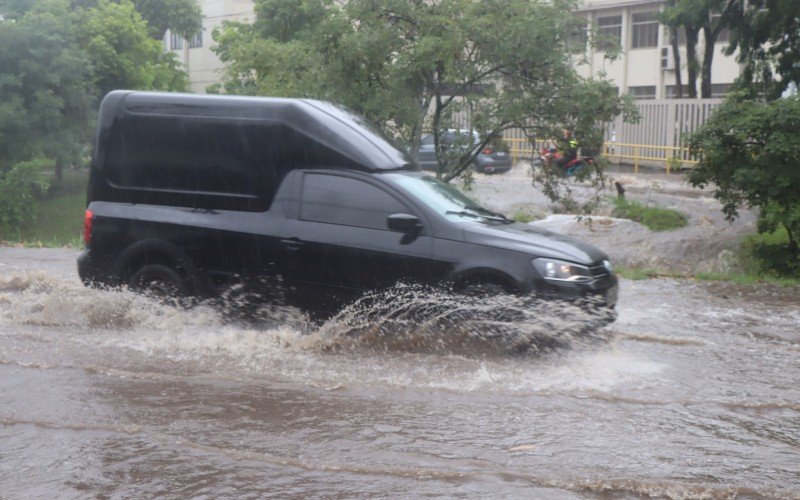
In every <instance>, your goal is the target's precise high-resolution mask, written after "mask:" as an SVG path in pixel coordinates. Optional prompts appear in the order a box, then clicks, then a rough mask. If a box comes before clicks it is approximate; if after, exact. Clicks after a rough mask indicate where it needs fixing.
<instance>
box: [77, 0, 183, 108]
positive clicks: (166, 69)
mask: <svg viewBox="0 0 800 500" xmlns="http://www.w3.org/2000/svg"><path fill="white" fill-rule="evenodd" d="M76 21H77V22H76V24H77V31H78V33H79V35H78V37H79V38H78V40H79V44H80V46H81V48H83V50H84V51H85V52H86V55H87V56H88V58H89V60H90V62H91V65H92V69H93V72H92V73H93V76H94V78H93V80H94V84H95V87H96V88H97V91H98V92H99V95H100V96H103V95H105V94H107V93H108V92H110V91H111V90H114V89H149V90H184V89H185V87H186V81H185V73H183V72H182V71H180V70H179V69H178V67H177V61H176V60H175V58H174V55H172V54H164V50H163V46H162V44H161V42H160V41H158V40H154V39H153V38H150V36H148V33H147V30H148V26H147V23H146V22H145V21H144V20H143V19H142V17H141V16H140V15H139V13H138V12H137V11H136V9H135V8H134V5H133V4H132V3H131V2H130V1H129V0H120V1H119V2H118V3H115V2H110V1H108V0H99V1H98V3H97V7H95V8H92V9H87V10H85V11H80V12H77V15H76ZM182 76H183V78H182Z"/></svg>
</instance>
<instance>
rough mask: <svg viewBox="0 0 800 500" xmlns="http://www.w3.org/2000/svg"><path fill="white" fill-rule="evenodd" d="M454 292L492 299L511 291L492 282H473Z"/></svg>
mask: <svg viewBox="0 0 800 500" xmlns="http://www.w3.org/2000/svg"><path fill="white" fill-rule="evenodd" d="M456 291H457V292H458V293H460V294H463V295H469V296H470V297H494V296H495V295H509V294H510V293H512V292H511V290H509V289H508V288H506V287H504V286H503V285H500V284H498V283H492V282H479V281H474V282H470V283H466V284H464V285H462V286H459V287H457V288H456Z"/></svg>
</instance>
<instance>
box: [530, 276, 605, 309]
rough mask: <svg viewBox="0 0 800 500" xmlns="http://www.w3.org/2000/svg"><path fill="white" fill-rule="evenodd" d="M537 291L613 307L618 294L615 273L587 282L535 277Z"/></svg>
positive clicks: (552, 296) (565, 298)
mask: <svg viewBox="0 0 800 500" xmlns="http://www.w3.org/2000/svg"><path fill="white" fill-rule="evenodd" d="M534 289H535V290H536V292H537V293H539V294H541V295H543V296H545V297H548V298H553V299H562V300H570V301H575V300H586V301H587V303H588V304H590V305H592V306H593V307H607V308H610V309H614V307H615V306H616V305H617V298H618V296H619V281H618V280H617V276H616V275H615V274H613V273H612V274H608V275H606V276H603V277H600V278H597V279H594V280H592V281H589V282H587V283H572V282H568V281H553V280H546V279H543V278H541V279H537V280H535V282H534Z"/></svg>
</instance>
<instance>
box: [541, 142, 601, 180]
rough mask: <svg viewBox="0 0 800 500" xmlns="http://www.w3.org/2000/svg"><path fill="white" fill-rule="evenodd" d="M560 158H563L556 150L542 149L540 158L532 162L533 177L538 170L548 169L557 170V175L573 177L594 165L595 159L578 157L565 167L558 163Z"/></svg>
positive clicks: (551, 148)
mask: <svg viewBox="0 0 800 500" xmlns="http://www.w3.org/2000/svg"><path fill="white" fill-rule="evenodd" d="M559 158H561V153H559V152H557V151H556V148H553V147H550V148H542V149H541V151H539V156H538V157H536V158H534V159H533V160H532V161H531V175H533V172H534V171H535V170H536V169H537V168H544V167H547V168H549V169H551V170H553V169H555V170H556V173H557V174H560V175H563V176H566V177H571V176H573V175H575V174H577V173H578V172H580V171H581V170H583V169H584V168H586V167H588V166H591V165H594V157H592V156H577V157H576V158H575V159H574V160H572V161H570V162H569V163H567V164H566V165H563V166H561V165H558V163H556V162H557V160H558V159H559Z"/></svg>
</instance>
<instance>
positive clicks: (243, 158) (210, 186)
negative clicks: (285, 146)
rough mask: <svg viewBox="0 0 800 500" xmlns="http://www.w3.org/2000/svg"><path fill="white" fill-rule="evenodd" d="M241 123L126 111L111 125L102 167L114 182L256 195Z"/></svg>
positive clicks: (127, 185)
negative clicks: (137, 113) (117, 121)
mask: <svg viewBox="0 0 800 500" xmlns="http://www.w3.org/2000/svg"><path fill="white" fill-rule="evenodd" d="M248 127H252V126H251V125H247V124H246V123H233V122H225V121H220V120H219V119H218V118H217V119H213V120H210V119H203V118H199V117H198V118H191V119H187V118H186V117H169V116H154V115H128V116H126V117H124V118H121V119H120V120H119V123H116V124H115V127H114V131H113V133H112V134H113V137H112V138H111V141H110V147H109V151H108V156H107V159H106V166H107V169H108V179H109V180H110V181H111V182H112V183H113V184H115V185H116V186H119V187H124V188H142V189H155V190H167V191H190V192H197V191H200V192H208V193H224V194H233V195H244V196H250V197H256V196H259V194H260V193H259V185H260V184H261V182H259V179H258V169H256V168H255V166H254V165H253V164H252V159H249V158H250V157H251V155H249V154H248V150H249V149H250V148H251V146H250V144H249V141H250V137H248V136H251V135H253V134H249V133H248Z"/></svg>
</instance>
